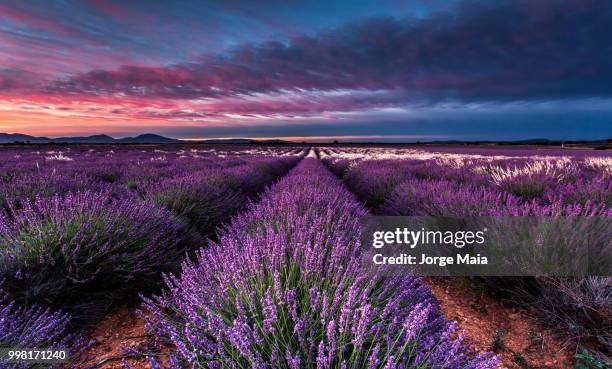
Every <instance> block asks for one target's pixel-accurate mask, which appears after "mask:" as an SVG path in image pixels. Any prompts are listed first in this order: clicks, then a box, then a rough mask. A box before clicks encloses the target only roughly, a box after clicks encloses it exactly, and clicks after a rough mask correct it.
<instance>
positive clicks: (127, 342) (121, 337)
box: [77, 307, 151, 369]
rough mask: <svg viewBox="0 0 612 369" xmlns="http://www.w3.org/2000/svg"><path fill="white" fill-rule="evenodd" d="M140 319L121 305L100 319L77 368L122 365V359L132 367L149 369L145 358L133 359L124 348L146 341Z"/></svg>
mask: <svg viewBox="0 0 612 369" xmlns="http://www.w3.org/2000/svg"><path fill="white" fill-rule="evenodd" d="M147 338H148V336H147V333H146V329H145V323H144V320H143V319H142V318H140V317H138V316H137V315H136V310H135V309H133V308H128V307H123V308H120V309H119V310H118V311H116V312H114V313H112V314H109V315H108V316H106V317H105V318H104V319H102V320H101V321H100V322H99V323H98V324H97V325H96V327H95V329H94V330H93V331H92V333H91V335H90V337H89V340H93V341H94V343H93V344H91V345H90V346H89V347H88V348H87V349H86V350H85V351H84V352H82V358H84V362H83V363H81V364H79V365H78V366H77V368H79V369H85V368H104V369H122V368H125V366H124V364H123V360H126V361H127V362H128V364H129V365H130V366H131V367H132V368H134V369H145V368H146V369H150V368H151V365H150V364H149V363H148V361H147V360H146V359H145V358H135V357H131V356H130V355H128V354H126V352H125V351H124V348H125V347H138V346H140V345H143V344H145V343H146V342H147Z"/></svg>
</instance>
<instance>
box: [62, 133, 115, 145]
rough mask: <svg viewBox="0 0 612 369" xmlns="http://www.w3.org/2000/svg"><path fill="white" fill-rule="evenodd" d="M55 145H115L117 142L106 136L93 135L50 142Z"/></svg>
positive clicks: (63, 138)
mask: <svg viewBox="0 0 612 369" xmlns="http://www.w3.org/2000/svg"><path fill="white" fill-rule="evenodd" d="M52 141H53V142H56V143H72V144H101V143H115V142H116V141H117V140H115V139H114V138H112V137H111V136H107V135H95V136H87V137H59V138H54V139H53V140H52Z"/></svg>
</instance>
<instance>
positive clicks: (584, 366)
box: [574, 350, 612, 369]
mask: <svg viewBox="0 0 612 369" xmlns="http://www.w3.org/2000/svg"><path fill="white" fill-rule="evenodd" d="M574 358H575V359H576V366H575V367H574V369H612V362H611V361H610V360H605V361H604V360H600V359H598V358H596V357H594V356H593V355H592V354H591V353H590V352H589V351H587V350H582V352H580V353H578V354H576V355H574Z"/></svg>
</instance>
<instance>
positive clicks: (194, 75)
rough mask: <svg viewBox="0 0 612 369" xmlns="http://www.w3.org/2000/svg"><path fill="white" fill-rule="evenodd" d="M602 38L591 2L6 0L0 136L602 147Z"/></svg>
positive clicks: (603, 12)
mask: <svg viewBox="0 0 612 369" xmlns="http://www.w3.org/2000/svg"><path fill="white" fill-rule="evenodd" d="M484 29H486V33H483V30H484ZM611 35H612V5H610V3H609V2H607V1H604V0H588V1H561V0H547V1H544V2H528V1H520V2H516V1H512V2H506V1H501V2H491V3H489V2H478V1H468V2H463V1H460V2H446V1H420V0H413V1H395V0H386V1H383V2H369V1H358V2H354V4H353V2H351V5H350V6H347V4H341V2H340V3H338V4H327V3H326V2H310V1H309V2H295V3H294V2H292V3H291V5H287V4H286V3H285V2H276V1H270V2H264V3H262V4H259V2H258V4H257V5H255V4H254V3H252V2H249V1H244V2H242V1H235V2H234V1H233V2H229V3H228V2H222V1H219V2H217V1H208V2H196V1H194V2H181V4H180V5H179V4H178V3H176V4H175V5H172V3H171V2H156V3H154V4H151V3H150V2H146V1H127V2H126V1H98V0H88V1H66V2H54V1H51V2H47V1H27V2H24V1H12V0H9V1H4V2H2V4H0V132H9V133H14V132H19V133H25V134H31V135H44V136H49V137H57V136H65V135H90V134H100V133H104V134H110V135H113V136H126V135H133V134H139V133H144V132H151V133H159V134H164V135H167V136H171V137H177V138H186V139H194V138H209V137H300V138H305V139H309V137H312V139H313V140H318V138H317V137H319V138H320V137H325V138H334V137H344V139H349V138H348V137H350V139H359V138H365V137H371V138H372V139H375V138H381V139H384V137H383V136H388V137H387V138H393V137H395V138H396V139H400V140H413V138H414V139H419V138H422V139H438V138H440V137H447V138H451V139H452V138H465V139H483V138H489V139H520V138H533V137H545V138H560V139H570V138H575V139H601V138H606V137H608V136H610V135H612V133H611V130H612V129H611V128H610V124H609V122H610V119H611V118H612V104H610V102H611V99H610V96H611V95H612V87H611V86H612V81H611V80H610V78H611V77H610V73H609V70H610V67H611V66H612V47H611V46H610V42H609V40H610V36H611ZM534 122H535V124H534ZM508 125H511V128H509V129H507V130H504V128H503V126H508Z"/></svg>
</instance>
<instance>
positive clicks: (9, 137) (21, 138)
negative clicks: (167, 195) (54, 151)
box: [0, 133, 183, 144]
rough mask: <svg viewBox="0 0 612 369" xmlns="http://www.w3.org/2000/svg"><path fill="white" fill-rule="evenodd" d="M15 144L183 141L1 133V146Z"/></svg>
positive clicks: (161, 137)
mask: <svg viewBox="0 0 612 369" xmlns="http://www.w3.org/2000/svg"><path fill="white" fill-rule="evenodd" d="M14 142H29V143H58V144H60V143H61V144H169V143H181V142H183V141H181V140H175V139H173V138H168V137H164V136H159V135H154V134H150V133H148V134H143V135H139V136H136V137H125V138H113V137H111V136H107V135H94V136H85V137H58V138H49V137H35V136H29V135H23V134H19V133H15V134H11V133H0V144H3V143H5V144H6V143H14Z"/></svg>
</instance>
